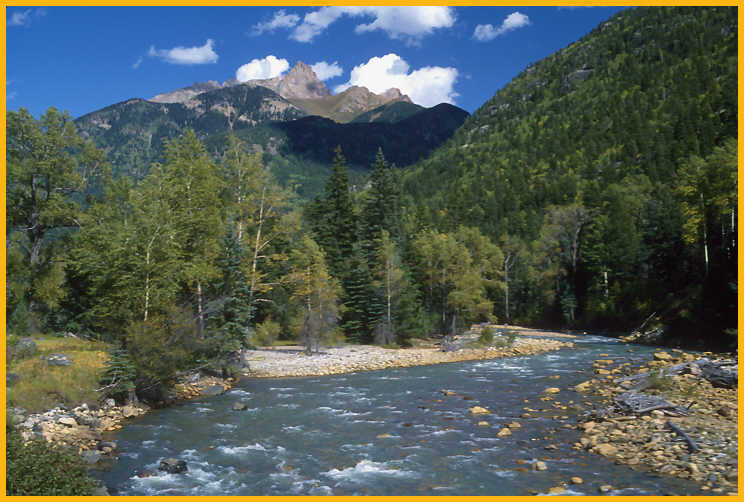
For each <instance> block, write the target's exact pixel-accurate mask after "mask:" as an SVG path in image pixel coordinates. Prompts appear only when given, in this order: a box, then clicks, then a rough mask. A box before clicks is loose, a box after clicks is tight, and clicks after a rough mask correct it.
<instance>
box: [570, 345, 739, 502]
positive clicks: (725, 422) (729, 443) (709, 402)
mask: <svg viewBox="0 0 744 502" xmlns="http://www.w3.org/2000/svg"><path fill="white" fill-rule="evenodd" d="M671 352H672V354H669V353H667V352H657V353H656V354H655V356H654V358H653V360H652V361H649V362H648V363H646V364H645V365H644V367H641V368H639V369H635V370H634V369H632V368H630V367H628V366H625V365H618V366H616V367H615V368H612V369H610V367H611V364H608V363H606V362H602V363H599V361H595V368H598V369H604V370H605V371H606V373H599V372H596V371H595V378H593V379H591V380H588V381H586V382H583V383H581V384H579V385H577V386H576V387H575V390H577V391H579V392H582V393H584V394H586V395H587V396H589V395H593V396H594V397H595V398H598V402H597V403H595V406H596V410H595V413H594V416H593V417H590V419H589V420H587V421H586V422H584V423H581V424H579V428H580V429H581V430H583V435H582V436H581V437H580V439H579V442H577V443H576V444H575V445H574V447H575V448H576V449H585V450H589V451H591V452H593V453H596V454H598V455H603V456H605V457H608V458H611V459H613V460H614V461H615V462H617V463H621V464H626V465H629V466H631V467H632V468H634V469H639V470H644V471H649V470H650V471H653V472H658V473H660V474H665V475H669V476H675V477H678V478H683V479H690V480H692V481H696V482H698V483H700V485H701V486H702V489H703V491H710V492H711V493H713V494H724V493H728V494H736V490H737V482H738V470H737V464H738V461H737V456H738V433H737V416H738V410H737V391H736V389H729V388H718V387H714V386H713V385H712V384H711V383H710V382H709V381H708V380H706V379H705V378H702V377H701V375H700V374H695V373H696V372H695V371H694V366H695V362H696V361H698V360H702V357H703V356H708V357H710V356H711V354H709V353H705V354H703V355H698V354H690V353H685V352H682V351H679V350H673V351H671ZM702 361H705V360H702ZM597 363H599V364H597ZM682 363H693V364H691V365H690V372H687V373H684V374H677V375H673V376H659V375H660V374H661V373H660V372H659V370H661V369H662V368H670V367H672V366H673V365H680V364H682ZM701 364H702V363H701ZM634 373H637V374H638V375H641V374H648V375H650V380H646V382H645V385H648V384H649V382H650V384H651V385H650V387H649V386H646V387H645V388H643V389H642V391H643V393H644V394H648V395H652V396H659V397H663V398H664V400H666V401H669V402H670V403H673V404H676V405H679V406H680V407H681V408H670V409H654V410H649V411H647V412H643V413H632V414H618V413H615V414H605V412H606V410H607V409H612V408H610V407H606V406H608V405H610V404H611V403H613V402H614V401H613V399H614V398H615V397H617V396H618V395H620V394H622V393H625V392H627V391H628V389H629V388H631V385H630V384H629V383H628V382H631V384H632V383H633V382H635V381H638V380H641V379H638V378H636V377H635V376H632V374H634ZM623 375H629V376H631V378H622V377H623ZM643 380H645V379H643ZM680 410H682V411H684V413H680ZM685 413H687V415H685ZM667 422H671V423H673V424H674V425H675V426H677V427H678V428H679V429H681V430H682V431H683V432H685V433H686V434H688V435H689V436H690V438H691V439H693V440H694V442H695V443H696V445H697V447H698V448H699V450H698V451H691V449H690V448H689V446H688V444H686V442H685V441H684V440H683V439H682V438H680V437H679V435H678V434H677V433H676V432H674V431H673V430H672V429H671V428H670V427H669V425H668V423H667Z"/></svg>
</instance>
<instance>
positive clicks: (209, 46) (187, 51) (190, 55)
mask: <svg viewBox="0 0 744 502" xmlns="http://www.w3.org/2000/svg"><path fill="white" fill-rule="evenodd" d="M147 54H148V55H149V56H150V57H157V58H160V59H162V60H164V61H165V62H167V63H171V64H185V65H192V64H208V63H216V62H217V59H218V58H219V56H218V55H217V53H216V52H214V40H212V39H211V38H209V39H207V41H206V42H205V43H204V45H202V46H201V47H174V48H173V49H155V46H154V45H153V46H151V47H150V50H149V51H148V52H147Z"/></svg>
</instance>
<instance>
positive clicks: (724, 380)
mask: <svg viewBox="0 0 744 502" xmlns="http://www.w3.org/2000/svg"><path fill="white" fill-rule="evenodd" d="M685 373H689V374H692V375H696V376H699V377H702V378H705V379H706V380H708V381H709V382H710V383H711V384H712V385H713V386H714V387H726V388H729V389H734V388H736V387H737V386H738V383H739V371H738V363H737V361H736V360H735V359H722V360H717V361H710V360H709V359H707V358H702V359H698V360H697V361H691V362H686V363H679V364H674V365H672V366H665V367H662V368H659V369H658V371H654V372H651V371H647V372H645V373H638V374H636V375H631V376H626V377H622V378H618V379H616V380H615V383H616V384H619V383H622V382H633V384H634V385H633V390H636V391H640V390H643V389H645V388H646V387H648V385H649V377H650V376H651V375H652V374H653V375H656V376H657V377H660V378H663V377H668V376H674V375H681V374H685Z"/></svg>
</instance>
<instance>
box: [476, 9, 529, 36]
mask: <svg viewBox="0 0 744 502" xmlns="http://www.w3.org/2000/svg"><path fill="white" fill-rule="evenodd" d="M528 24H530V18H529V17H528V16H526V15H524V14H522V13H521V12H512V13H511V14H509V15H508V16H506V18H505V19H504V21H503V22H502V23H501V26H499V27H498V28H495V27H494V26H493V25H492V24H479V25H478V26H476V27H475V31H474V32H473V38H475V39H476V40H478V41H480V42H488V41H491V40H493V39H494V38H496V37H498V36H500V35H503V34H504V33H508V32H510V31H513V30H516V29H518V28H522V27H524V26H527V25H528Z"/></svg>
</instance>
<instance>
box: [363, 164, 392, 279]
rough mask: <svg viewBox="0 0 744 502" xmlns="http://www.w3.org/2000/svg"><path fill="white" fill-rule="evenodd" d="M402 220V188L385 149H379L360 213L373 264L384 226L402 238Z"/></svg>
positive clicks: (364, 244)
mask: <svg viewBox="0 0 744 502" xmlns="http://www.w3.org/2000/svg"><path fill="white" fill-rule="evenodd" d="M400 220H401V207H400V190H399V185H398V183H397V180H396V176H395V170H394V167H392V166H389V165H388V163H387V162H386V161H385V156H384V155H383V153H382V149H379V150H378V151H377V158H376V160H375V165H374V168H373V170H372V174H371V175H370V187H369V189H368V190H367V191H366V193H365V194H364V200H363V203H362V212H361V217H360V232H359V233H360V238H361V241H362V243H363V247H364V252H365V253H366V255H367V259H368V261H369V263H370V266H371V267H373V266H374V263H375V262H376V261H377V251H378V249H379V248H380V236H381V231H382V230H385V231H386V232H388V235H389V236H390V238H391V239H392V240H393V241H394V242H399V240H400V232H401V229H400Z"/></svg>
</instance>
